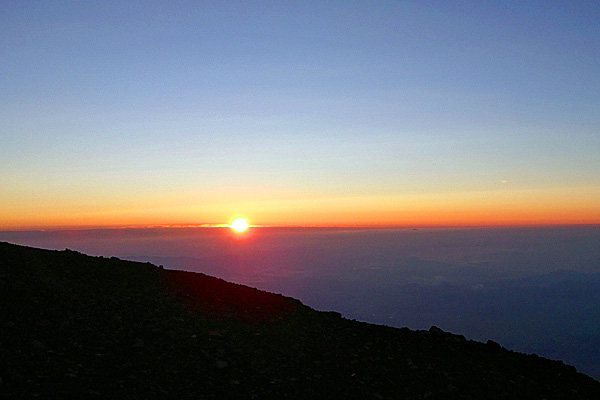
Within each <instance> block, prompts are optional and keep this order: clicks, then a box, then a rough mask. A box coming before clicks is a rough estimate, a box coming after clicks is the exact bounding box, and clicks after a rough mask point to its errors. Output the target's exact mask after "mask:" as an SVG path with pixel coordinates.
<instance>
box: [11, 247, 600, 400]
mask: <svg viewBox="0 0 600 400" xmlns="http://www.w3.org/2000/svg"><path fill="white" fill-rule="evenodd" d="M0 304H1V308H0V324H1V326H2V329H1V330H0V356H1V360H2V362H1V363H0V396H2V397H5V398H32V397H42V398H67V397H70V398H73V397H79V398H132V399H136V398H139V399H142V398H184V399H185V398H194V399H196V398H206V399H221V398H228V399H249V398H260V399H265V398H267V399H271V398H272V399H281V398H345V399H369V398H372V399H398V398H400V399H402V398H407V399H418V398H433V399H442V398H443V399H449V398H450V399H451V398H464V399H543V398H546V399H598V398H600V383H599V382H596V381H595V380H593V379H591V378H590V377H588V376H586V375H583V374H580V373H577V372H576V370H575V368H573V367H570V366H567V365H564V364H563V363H561V362H559V361H550V360H547V359H543V358H540V357H537V356H535V355H524V354H520V353H515V352H512V351H508V350H506V349H504V348H502V347H501V346H500V345H499V344H497V343H495V342H492V341H488V342H487V343H486V344H483V343H479V342H474V341H468V340H466V339H465V338H464V337H463V336H460V335H453V334H449V333H447V332H444V331H442V330H441V329H439V328H435V327H432V328H431V329H429V330H428V331H411V330H409V329H406V328H402V329H397V328H390V327H386V326H377V325H372V324H367V323H362V322H357V321H350V320H347V319H344V318H341V317H340V316H339V314H337V313H327V312H317V311H315V310H312V309H310V308H309V307H306V306H304V305H302V304H301V303H300V302H299V301H297V300H295V299H292V298H289V297H285V296H281V295H276V294H272V293H268V292H264V291H259V290H256V289H252V288H249V287H246V286H242V285H234V284H230V283H227V282H225V281H223V280H220V279H217V278H212V277H209V276H207V275H203V274H196V273H189V272H180V271H168V270H164V269H162V268H159V267H156V266H154V265H152V264H148V263H139V262H130V261H122V260H119V259H116V258H103V257H89V256H85V255H83V254H80V253H78V252H74V251H69V250H65V251H50V250H41V249H34V248H28V247H23V246H16V245H12V244H8V243H0ZM398 306H399V307H401V306H402V305H401V304H399V305H398Z"/></svg>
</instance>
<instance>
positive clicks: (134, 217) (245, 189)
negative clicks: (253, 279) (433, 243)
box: [0, 1, 600, 230]
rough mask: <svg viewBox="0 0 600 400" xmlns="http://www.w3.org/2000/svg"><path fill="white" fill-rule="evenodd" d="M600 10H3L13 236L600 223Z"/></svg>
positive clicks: (181, 6)
mask: <svg viewBox="0 0 600 400" xmlns="http://www.w3.org/2000/svg"><path fill="white" fill-rule="evenodd" d="M599 18H600V3H598V2H575V3H571V2H552V3H548V2H538V1H532V2H526V3H523V2H519V1H499V2H490V3H480V2H439V1H435V2H429V3H427V4H424V3H422V2H411V1H402V2H392V1H378V2H360V1H350V2H338V1H333V2H286V3H281V2H269V1H266V2H238V1H225V2H218V3H214V4H213V3H211V2H199V3H193V2H191V3H190V2H182V1H173V2H162V1H147V2H139V3H138V2H135V3H131V2H126V3H123V2H115V1H106V2H100V3H88V2H75V1H61V2H33V1H22V2H21V1H20V2H2V3H1V4H0V120H1V121H2V124H0V188H1V190H0V230H7V229H17V230H23V229H34V228H46V229H52V228H60V227H88V226H93V227H102V226H130V225H136V226H149V225H186V224H202V223H230V221H231V220H232V219H233V217H235V216H244V217H246V218H247V219H248V221H250V223H251V224H256V225H309V226H312V225H329V226H332V225H344V226H361V225H363V226H464V225H523V224H531V225H540V224H541V225H547V224H558V225H560V224H599V223H600V207H598V204H600V174H598V171H600V152H599V151H598V149H600V129H599V128H600V113H598V110H600V95H599V94H600V47H599V46H598V43H600V24H598V20H599Z"/></svg>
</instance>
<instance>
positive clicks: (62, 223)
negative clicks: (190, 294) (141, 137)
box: [0, 188, 600, 230]
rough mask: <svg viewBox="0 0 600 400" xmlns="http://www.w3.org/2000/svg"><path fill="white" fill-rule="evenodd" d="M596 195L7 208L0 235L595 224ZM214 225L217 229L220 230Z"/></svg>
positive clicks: (599, 210)
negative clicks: (240, 218)
mask: <svg viewBox="0 0 600 400" xmlns="http://www.w3.org/2000/svg"><path fill="white" fill-rule="evenodd" d="M599 199H600V189H598V188H583V189H579V190H574V189H572V188H562V189H552V190H521V191H507V192H501V191H490V192H472V193H434V194H422V195H416V194H412V195H411V194H407V195H403V196H400V195H390V196H349V197H330V198H321V197H312V198H311V197H308V198H292V199H274V200H263V199H259V200H254V201H248V202H245V203H243V202H239V201H234V200H231V199H226V198H224V199H215V201H214V202H213V203H208V204H200V205H189V204H181V203H179V202H178V201H177V200H174V201H172V203H169V202H166V201H165V202H162V204H160V205H157V204H146V203H141V204H135V202H134V201H133V200H132V201H131V202H130V203H129V204H128V207H126V208H124V209H119V208H116V207H112V205H111V204H106V205H103V207H101V206H99V205H98V204H93V205H90V206H89V207H81V206H79V207H75V206H74V205H73V204H72V203H69V202H68V201H65V202H64V203H61V204H56V203H54V204H52V203H46V204H44V205H43V206H41V205H34V204H23V203H17V202H11V206H10V207H9V208H4V209H2V210H0V229H1V230H26V229H69V228H94V227H128V226H136V227H148V226H188V225H190V226H200V225H204V226H219V225H220V226H230V225H229V224H227V223H226V222H224V221H227V220H228V216H229V215H231V210H236V211H237V214H238V215H245V216H246V218H249V219H251V220H252V221H253V226H272V225H275V226H323V227H326V226H347V227H361V226H368V227H427V226H429V227H434V226H507V225H575V224H577V225H579V224H600V207H598V206H597V204H598V201H599ZM219 221H221V222H219Z"/></svg>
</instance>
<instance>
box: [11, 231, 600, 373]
mask: <svg viewBox="0 0 600 400" xmlns="http://www.w3.org/2000/svg"><path fill="white" fill-rule="evenodd" d="M0 240H2V241H8V242H11V243H17V244H23V245H29V246H35V247H42V248H48V249H64V248H69V249H72V250H77V251H80V252H83V253H86V254H89V255H97V256H107V257H108V256H116V257H119V258H124V259H130V260H137V261H149V262H152V263H154V264H157V265H163V266H164V267H165V268H169V269H181V270H187V271H195V272H203V273H206V274H209V275H212V276H217V277H220V278H223V279H226V280H228V281H232V282H237V283H242V284H246V285H249V286H253V287H257V288H260V289H264V290H268V291H272V292H277V293H282V294H284V295H287V296H292V297H295V298H298V299H300V300H301V301H302V302H304V303H305V304H307V305H309V306H311V307H314V308H316V309H320V310H335V311H339V312H341V313H342V314H343V315H344V316H345V317H347V318H355V319H359V320H362V321H367V322H373V323H379V324H386V325H392V326H397V327H402V326H407V327H409V328H412V329H425V328H429V327H430V326H431V325H436V326H438V327H440V328H442V329H444V330H448V331H451V332H454V333H458V334H463V335H465V336H466V337H467V338H469V339H476V340H483V341H485V340H488V339H492V340H495V341H497V342H499V343H500V344H501V345H503V346H505V347H507V348H510V349H514V350H517V351H523V352H528V353H537V354H539V355H541V356H545V357H548V358H554V359H560V360H563V361H565V362H566V363H569V364H572V365H575V366H576V367H577V368H578V370H580V371H581V372H584V373H587V374H589V375H591V376H594V377H595V378H596V379H600V364H599V362H598V360H600V226H599V225H585V226H563V227H518V228H507V227H502V228H447V229H443V228H435V229H433V228H432V229H418V230H417V229H342V228H252V229H251V230H250V231H249V232H248V233H247V234H245V235H241V236H240V235H235V234H233V233H232V232H230V231H229V229H227V228H145V229H95V230H71V231H0Z"/></svg>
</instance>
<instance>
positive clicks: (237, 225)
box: [231, 217, 248, 232]
mask: <svg viewBox="0 0 600 400" xmlns="http://www.w3.org/2000/svg"><path fill="white" fill-rule="evenodd" d="M231 228H232V229H234V230H236V231H238V232H243V231H245V230H246V229H248V221H246V218H243V217H238V218H236V219H234V220H233V221H232V222H231Z"/></svg>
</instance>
